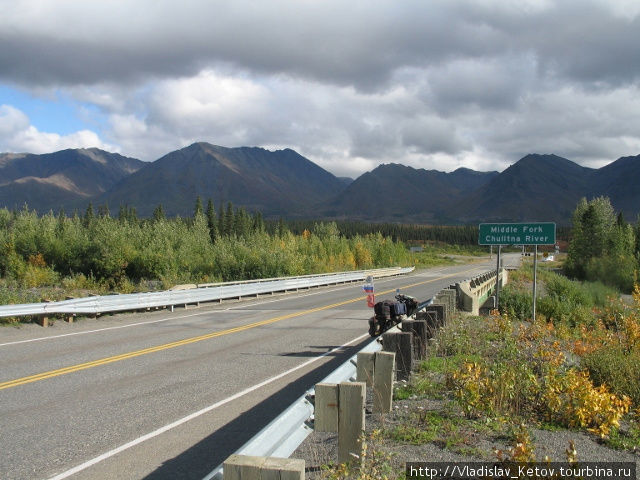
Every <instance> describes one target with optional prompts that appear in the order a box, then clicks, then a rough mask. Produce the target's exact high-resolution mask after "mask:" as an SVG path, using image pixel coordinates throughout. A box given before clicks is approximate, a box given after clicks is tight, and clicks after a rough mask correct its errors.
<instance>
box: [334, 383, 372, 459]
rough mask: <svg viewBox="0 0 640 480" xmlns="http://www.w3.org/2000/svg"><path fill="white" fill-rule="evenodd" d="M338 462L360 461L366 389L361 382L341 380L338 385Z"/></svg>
mask: <svg viewBox="0 0 640 480" xmlns="http://www.w3.org/2000/svg"><path fill="white" fill-rule="evenodd" d="M338 389H339V400H338V403H339V407H338V410H339V413H338V462H339V463H346V462H353V461H354V460H355V461H357V462H358V463H359V462H361V461H362V434H363V432H364V404H365V396H366V391H367V386H366V384H364V383H362V382H353V383H350V382H342V383H340V385H339V388H338Z"/></svg>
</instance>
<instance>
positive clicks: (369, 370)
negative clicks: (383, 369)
mask: <svg viewBox="0 0 640 480" xmlns="http://www.w3.org/2000/svg"><path fill="white" fill-rule="evenodd" d="M356 372H357V375H356V381H358V382H365V383H366V384H367V387H371V386H372V385H373V375H374V354H373V352H361V353H359V354H358V360H357V363H356Z"/></svg>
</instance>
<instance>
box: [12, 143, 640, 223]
mask: <svg viewBox="0 0 640 480" xmlns="http://www.w3.org/2000/svg"><path fill="white" fill-rule="evenodd" d="M639 181H640V155H638V156H635V157H622V158H620V159H618V160H616V161H614V162H612V163H610V164H609V165H607V166H605V167H602V168H600V169H591V168H586V167H582V166H580V165H578V164H576V163H574V162H572V161H570V160H567V159H566V158H562V157H559V156H556V155H540V154H530V155H527V156H525V157H524V158H522V159H520V160H519V161H517V162H516V163H514V164H513V165H511V166H510V167H509V168H507V169H506V170H504V171H503V172H477V171H474V170H470V169H467V168H459V169H457V170H455V171H453V172H450V173H446V172H440V171H437V170H425V169H416V168H412V167H408V166H405V165H399V164H393V163H391V164H382V165H379V166H378V167H377V168H375V169H374V170H372V171H370V172H366V173H364V174H363V175H361V176H360V177H358V178H356V179H355V180H352V179H348V178H338V177H335V176H334V175H332V174H331V173H329V172H327V171H326V170H324V169H322V168H321V167H319V166H318V165H316V164H315V163H313V162H311V161H310V160H308V159H306V158H305V157H303V156H301V155H300V154H298V153H296V152H295V151H293V150H291V149H284V150H277V151H269V150H265V149H262V148H256V147H240V148H226V147H221V146H216V145H211V144H208V143H204V142H198V143H194V144H193V145H190V146H188V147H185V148H183V149H180V150H176V151H174V152H170V153H168V154H167V155H165V156H163V157H162V158H160V159H158V160H156V161H154V162H142V161H140V160H137V159H134V158H129V157H124V156H122V155H119V154H117V153H110V152H105V151H103V150H99V149H95V148H90V149H69V150H62V151H59V152H54V153H49V154H43V155H35V154H15V153H5V154H0V206H6V207H8V208H11V209H13V208H22V206H23V205H24V204H25V203H26V204H27V205H28V206H29V207H30V208H33V209H36V210H38V211H39V212H41V213H44V212H47V211H49V210H54V211H57V210H58V209H60V208H64V209H65V210H66V211H71V210H74V209H78V210H80V211H82V210H83V209H84V208H86V206H87V205H88V203H89V202H92V204H93V205H94V206H96V207H97V206H98V205H105V204H106V205H109V206H110V207H111V208H112V209H113V208H114V207H117V206H119V205H127V206H134V207H136V210H137V212H138V214H139V215H141V216H150V215H151V213H152V211H153V210H154V208H155V207H156V206H157V205H159V204H161V205H162V206H163V209H164V211H165V212H166V213H167V214H168V215H171V216H173V215H182V216H186V215H191V214H192V212H193V208H194V205H195V199H196V197H197V196H200V197H201V198H202V199H203V200H206V199H209V198H211V199H212V200H213V201H214V203H215V204H216V205H217V206H221V205H224V204H226V203H227V202H232V203H233V204H234V205H236V206H242V207H244V208H246V209H247V210H249V211H261V212H262V213H263V215H265V217H277V216H283V217H288V218H296V217H297V218H325V219H353V220H363V221H374V222H383V221H384V222H403V223H433V224H459V223H477V222H501V221H502V222H517V221H555V222H557V223H559V224H561V225H568V224H570V222H571V214H572V212H573V210H574V209H575V206H576V204H577V202H578V200H579V199H580V198H581V197H587V198H592V197H595V196H600V195H605V196H608V197H609V198H610V199H611V202H612V204H613V206H614V208H615V209H616V210H617V211H622V212H623V214H624V215H625V217H626V218H628V219H632V220H635V218H636V216H637V215H638V214H639V213H640V189H638V188H637V187H636V185H637V184H638V182H639Z"/></svg>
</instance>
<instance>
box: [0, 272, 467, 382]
mask: <svg viewBox="0 0 640 480" xmlns="http://www.w3.org/2000/svg"><path fill="white" fill-rule="evenodd" d="M460 273H463V272H459V273H452V274H449V275H443V276H441V277H439V278H437V279H436V278H434V279H431V280H424V281H422V282H417V283H413V284H410V285H405V286H404V287H401V288H412V287H416V286H419V285H423V284H425V283H431V282H434V281H436V280H441V279H444V278H448V277H453V276H456V275H460ZM395 291H396V289H391V290H385V291H382V292H379V294H381V295H384V294H387V293H391V292H395ZM365 298H366V297H365V296H360V297H357V298H351V299H349V300H344V301H342V302H337V303H332V304H330V305H324V306H322V307H317V308H312V309H309V310H303V311H300V312H293V313H288V314H286V315H280V316H278V317H273V318H269V319H266V320H261V321H259V322H253V323H248V324H246V325H240V326H239V327H234V328H229V329H226V330H220V331H217V332H212V333H207V334H204V335H199V336H197V337H191V338H186V339H184V340H178V341H176V342H170V343H165V344H163V345H157V346H155V347H149V348H143V349H141V350H135V351H133V352H128V353H122V354H120V355H114V356H111V357H105V358H101V359H98V360H93V361H91V362H86V363H80V364H77V365H71V366H68V367H63V368H59V369H57V370H50V371H48V372H42V373H37V374H35V375H30V376H27V377H22V378H16V379H14V380H8V381H6V382H2V383H0V390H5V389H7V388H13V387H18V386H20V385H26V384H28V383H33V382H37V381H40V380H46V379H48V378H53V377H59V376H60V375H66V374H68V373H74V372H79V371H82V370H87V369H89V368H93V367H98V366H101V365H108V364H110V363H114V362H119V361H122V360H127V359H129V358H135V357H139V356H142V355H147V354H150V353H156V352H161V351H164V350H169V349H171V348H176V347H181V346H184V345H190V344H192V343H196V342H200V341H202V340H208V339H210V338H215V337H221V336H223V335H229V334H232V333H238V332H242V331H244V330H250V329H253V328H256V327H261V326H264V325H270V324H272V323H275V322H280V321H282V320H288V319H290V318H296V317H301V316H303V315H308V314H310V313H316V312H320V311H323V310H328V309H330V308H335V307H340V306H342V305H347V304H349V303H355V302H358V301H362V300H363V299H365Z"/></svg>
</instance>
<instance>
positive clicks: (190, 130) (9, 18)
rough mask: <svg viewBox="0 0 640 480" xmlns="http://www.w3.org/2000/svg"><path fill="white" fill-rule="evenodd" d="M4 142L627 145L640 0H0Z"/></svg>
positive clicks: (367, 163)
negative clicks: (178, 0)
mask: <svg viewBox="0 0 640 480" xmlns="http://www.w3.org/2000/svg"><path fill="white" fill-rule="evenodd" d="M0 8H1V10H0V11H2V12H3V14H2V15H1V16H0V152H31V153H47V152H52V151H57V150H62V149H65V148H81V147H98V148H102V149H105V150H108V151H112V152H118V153H121V154H123V155H127V156H131V157H135V158H139V159H141V160H145V161H153V160H156V159H158V158H160V157H161V156H162V155H164V154H166V153H168V152H170V151H173V150H177V149H179V148H183V147H185V146H187V145H190V144H191V143H193V142H196V141H206V142H209V143H212V144H216V145H222V146H226V147H237V146H260V147H264V148H268V149H270V150H275V149H282V148H292V149H294V150H296V151H297V152H299V153H300V154H302V155H304V156H305V157H307V158H309V159H310V160H312V161H313V162H315V163H317V164H318V165H320V166H321V167H323V168H325V169H327V170H329V171H330V172H332V173H333V174H335V175H338V176H349V177H353V178H355V177H357V176H358V175H360V174H362V173H363V172H365V171H369V170H372V169H374V168H375V167H376V166H377V165H379V164H381V163H391V162H393V163H402V164H404V165H410V166H413V167H415V168H426V169H437V170H441V171H453V170H455V169H457V168H459V167H467V168H472V169H475V170H481V171H489V170H498V171H501V170H504V169H505V168H507V167H508V166H509V165H510V164H513V163H515V162H516V161H517V160H518V159H520V158H521V157H523V156H524V155H526V154H528V153H554V154H556V155H560V156H563V157H565V158H568V159H570V160H573V161H575V162H577V163H579V164H581V165H584V166H588V167H594V168H597V167H601V166H604V165H606V164H607V163H609V162H611V161H613V160H616V159H617V158H619V157H621V156H627V155H638V154H640V1H638V0H514V1H510V0H475V1H471V0H402V1H398V0H349V1H346V2H345V1H344V0H269V1H265V0H233V1H231V0H229V1H224V2H223V1H219V0H181V1H180V2H176V1H173V0H136V1H130V0H87V1H82V2H81V1H77V0H0Z"/></svg>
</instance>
